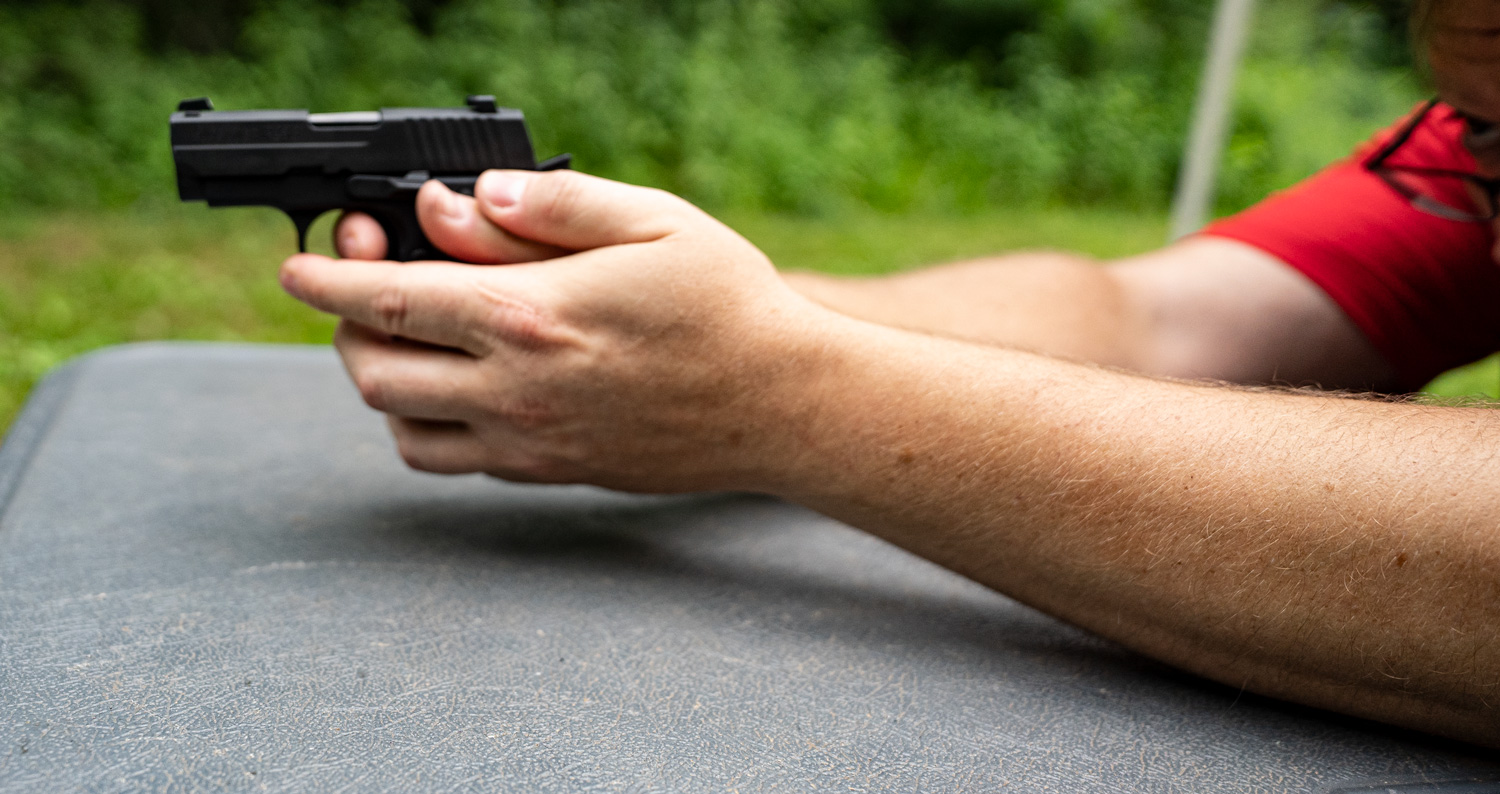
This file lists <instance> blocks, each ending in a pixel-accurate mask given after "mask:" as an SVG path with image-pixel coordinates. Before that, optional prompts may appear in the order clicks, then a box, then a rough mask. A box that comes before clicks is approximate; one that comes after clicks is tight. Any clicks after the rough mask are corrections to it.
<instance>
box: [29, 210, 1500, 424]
mask: <svg viewBox="0 0 1500 794" xmlns="http://www.w3.org/2000/svg"><path fill="white" fill-rule="evenodd" d="M725 219H726V220H727V221H728V222H729V223H730V225H731V226H734V227H735V228H736V229H739V230H740V231H741V232H742V233H743V234H745V236H746V237H748V238H750V240H751V241H753V242H755V243H756V244H757V245H759V246H760V247H761V248H762V249H763V250H765V251H766V253H767V254H769V255H770V256H771V258H772V259H773V260H774V261H775V262H776V263H777V264H778V265H779V266H781V267H783V268H789V269H810V270H823V271H827V272H834V273H851V274H852V273H887V272H892V271H895V270H900V269H904V268H909V267H915V266H919V265H922V264H925V263H931V262H941V261H948V260H954V259H960V258H964V257H969V256H977V255H982V254H989V253H996V252H1000V251H1008V250H1015V249H1024V248H1059V249H1067V250H1073V251H1082V252H1085V253H1088V254H1092V255H1094V256H1099V257H1114V256H1124V255H1128V254H1133V253H1138V252H1140V251H1145V250H1148V249H1150V248H1153V247H1155V246H1157V245H1159V244H1160V242H1161V240H1162V239H1163V236H1164V234H1165V220H1164V218H1162V217H1161V216H1159V215H1156V214H1148V213H1129V212H1119V211H1099V210H1034V211H1003V212H1000V211H996V212H988V213H983V214H975V215H969V216H938V217H925V216H912V215H880V214H874V213H860V214H851V215H847V216H843V217H838V218H835V219H825V220H814V219H809V218H804V217H785V216H777V215H757V214H740V215H728V216H726V218H725ZM329 223H330V221H329V220H327V219H325V220H324V221H321V222H320V225H319V227H318V228H315V229H314V232H313V234H314V237H313V239H314V241H315V246H314V247H315V248H317V247H319V246H318V245H317V241H321V240H326V239H327V235H328V225H329ZM293 246H294V238H293V234H292V228H291V224H290V222H288V221H287V220H286V219H285V218H284V217H282V216H281V215H280V214H279V213H276V212H274V211H271V210H260V209H246V210H224V211H210V210H208V209H206V208H204V207H201V206H177V205H172V206H167V207H160V208H154V209H139V210H134V211H113V212H109V211H97V212H89V213H74V214H46V215H43V214H38V215H31V216H24V215H23V216H11V217H9V218H6V219H4V220H0V428H4V427H7V426H8V425H9V423H10V421H11V420H12V419H13V418H14V416H15V414H16V412H17V411H18V410H19V409H20V407H21V404H22V402H23V400H24V399H25V395H26V393H27V392H28V391H29V390H30V388H31V387H32V386H33V385H34V384H35V383H36V381H37V380H38V379H39V378H40V377H41V376H42V375H43V374H44V373H45V372H46V371H47V370H49V369H51V368H52V367H54V366H56V365H57V364H59V363H61V362H63V361H65V360H67V359H68V358H71V357H73V356H76V355H78V354H80V353H84V352H87V351H89V350H93V349H95V348H99V347H104V346H107V345H113V344H119V343H122V342H132V341H141V340H149V339H203V340H246V341H256V342H302V343H327V342H328V340H329V338H330V337H331V335H332V332H333V321H332V319H331V318H329V317H327V316H324V315H320V314H318V313H317V312H314V311H312V310H310V309H308V308H306V307H305V306H303V305H301V304H299V303H297V302H296V301H293V300H292V299H290V298H288V297H287V296H286V295H285V294H283V293H282V292H281V289H280V288H279V286H278V285H277V283H276V278H275V274H276V268H277V265H278V263H279V262H280V261H281V259H282V258H283V257H285V256H286V255H287V254H288V253H290V252H291V251H292V250H293ZM324 247H325V248H326V246H324ZM1497 386H1500V360H1496V359H1490V360H1486V361H1485V362H1481V363H1480V364H1477V365H1472V366H1470V367H1467V368H1464V369H1463V370H1457V371H1455V372H1453V373H1450V374H1448V375H1445V376H1443V377H1442V378H1439V379H1438V380H1437V381H1435V382H1434V384H1433V386H1432V387H1430V388H1429V390H1430V391H1432V392H1434V393H1437V394H1440V395H1444V396H1462V395H1479V394H1487V395H1489V396H1491V397H1494V396H1497V395H1496V388H1497Z"/></svg>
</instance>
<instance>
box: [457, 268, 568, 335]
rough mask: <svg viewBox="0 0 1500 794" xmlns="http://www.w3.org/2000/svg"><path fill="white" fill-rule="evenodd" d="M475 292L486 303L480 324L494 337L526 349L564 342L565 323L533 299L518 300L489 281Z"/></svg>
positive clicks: (486, 332) (487, 333)
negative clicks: (563, 324) (491, 284)
mask: <svg viewBox="0 0 1500 794" xmlns="http://www.w3.org/2000/svg"><path fill="white" fill-rule="evenodd" d="M474 293H475V295H477V296H478V298H479V299H480V301H481V302H482V303H483V309H482V318H483V319H482V321H481V324H482V327H483V329H484V333H485V334H486V335H487V336H489V337H490V338H491V339H492V340H495V341H499V342H501V343H504V344H507V345H514V346H516V347H520V348H522V349H525V350H538V349H543V348H548V347H553V346H556V345H559V344H562V343H563V342H564V341H565V340H566V339H567V334H566V333H565V332H564V329H563V326H562V324H561V323H560V322H558V321H557V319H556V318H554V317H553V316H552V314H551V313H550V312H547V311H545V310H544V309H542V308H541V307H540V306H538V305H537V304H536V303H535V302H533V301H529V300H522V299H519V298H517V297H516V296H514V295H511V294H509V293H506V292H503V291H501V290H498V289H496V288H494V287H492V286H490V285H486V284H480V285H478V286H477V287H476V289H475V290H474Z"/></svg>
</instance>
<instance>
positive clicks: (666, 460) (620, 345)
mask: <svg viewBox="0 0 1500 794" xmlns="http://www.w3.org/2000/svg"><path fill="white" fill-rule="evenodd" d="M477 192H478V194H479V196H480V198H479V199H478V200H477V201H475V200H471V199H459V200H458V202H457V203H458V205H457V207H456V208H454V209H453V211H452V212H449V211H448V206H447V202H448V201H449V199H450V198H451V196H452V194H450V193H448V192H447V191H446V190H444V189H442V188H440V187H436V186H434V185H432V184H429V185H428V186H427V187H426V188H424V189H423V192H422V196H421V207H422V210H421V213H422V220H423V224H424V226H425V227H426V229H427V233H428V234H429V235H430V236H431V238H432V239H433V241H434V242H435V243H437V244H438V245H440V246H442V247H444V248H445V249H446V250H449V251H451V252H452V253H454V254H457V255H460V256H464V257H465V258H468V259H472V260H478V261H483V262H523V261H528V260H537V259H542V258H545V257H548V256H558V255H559V254H563V252H566V251H575V252H577V253H572V254H564V255H561V256H559V257H558V258H555V259H551V260H550V261H546V262H533V263H532V264H514V265H511V266H509V267H474V266H470V265H462V264H451V263H432V262H412V263H405V264H397V263H392V262H368V261H360V260H355V259H349V260H343V261H335V260H330V259H327V258H325V257H321V256H316V255H310V254H302V255H298V256H294V257H291V258H290V259H288V260H287V261H286V263H285V264H284V265H283V268H282V283H283V284H284V285H285V287H286V289H287V291H288V292H290V293H291V294H292V295H294V296H296V297H298V298H300V299H301V300H303V301H305V302H307V303H308V304H310V305H312V306H314V307H315V308H318V309H322V310H324V311H328V312H332V313H334V314H338V315H341V316H343V317H345V318H346V321H345V322H344V323H343V324H342V326H341V327H340V330H339V333H338V338H337V346H338V348H339V351H340V353H341V354H342V355H343V357H344V362H345V364H346V366H347V367H348V369H349V372H350V374H351V375H352V376H353V379H354V381H355V383H356V384H357V385H358V387H359V390H360V392H361V394H362V395H364V398H365V400H366V401H367V402H368V403H369V404H370V405H372V406H374V407H375V408H377V409H379V410H382V411H385V412H386V413H387V414H389V415H390V417H391V426H392V429H393V430H394V432H395V434H396V439H397V442H398V445H399V447H400V450H401V454H402V456H403V457H404V458H405V459H406V460H407V462H408V463H410V464H411V465H412V466H413V467H416V468H419V469H424V470H428V471H435V472H448V473H459V472H475V471H482V472H488V473H490V474H494V475H496V476H500V477H504V478H507V479H513V480H522V481H546V482H588V483H595V484H599V485H606V486H611V487H616V488H624V489H630V490H641V491H687V490H703V489H725V488H735V489H748V490H770V489H771V486H772V483H771V480H772V479H774V478H775V477H777V476H784V475H782V474H780V472H783V471H784V470H785V466H784V463H785V459H786V456H787V455H788V454H792V453H791V448H793V447H794V446H795V444H794V441H793V440H794V439H795V438H796V436H797V427H798V425H799V424H801V423H804V422H805V421H807V418H806V417H805V416H803V415H802V410H801V409H800V408H799V407H798V406H799V405H802V404H803V403H804V401H805V400H806V398H807V397H808V396H809V395H810V393H811V392H813V391H816V389H815V385H816V384H815V381H816V380H817V379H818V377H819V376H820V375H821V369H820V365H819V364H818V363H815V361H816V360H817V359H818V358H819V356H820V355H822V347H821V343H820V341H819V334H820V331H821V330H822V329H823V328H825V327H827V326H828V324H829V323H830V322H833V320H831V318H833V317H834V315H832V313H830V312H827V311H826V310H823V309H821V308H818V307H816V306H814V305H813V304H812V303H810V302H808V301H806V300H804V299H803V298H801V297H800V296H798V295H797V294H796V293H794V292H793V291H792V290H791V289H790V288H788V287H787V286H786V284H785V283H784V282H783V281H782V280H781V279H780V277H778V275H777V274H776V272H775V270H774V268H773V267H772V266H771V263H770V262H769V261H768V260H767V259H766V258H765V256H764V255H763V254H761V252H760V251H758V250H757V249H756V248H755V247H754V246H752V245H751V244H750V243H748V242H747V241H745V240H744V239H743V238H742V237H740V236H739V235H737V234H735V233H734V232H733V231H731V230H730V229H728V228H727V227H725V226H723V225H722V224H720V223H718V222H717V221H715V220H714V219H713V218H710V217H709V216H708V215H706V214H704V213H703V212H701V211H700V210H698V209H697V208H695V207H693V206H692V205H690V204H688V203H687V202H685V201H683V200H681V199H679V198H677V197H675V196H672V195H670V194H667V193H663V192H661V191H658V190H650V189H646V188H639V187H633V186H630V185H624V184H621V183H617V182H610V181H607V180H603V179H599V178H596V177H590V176H586V175H583V174H578V173H574V172H553V173H536V172H529V171H491V172H488V173H486V174H485V175H484V177H483V178H482V179H481V181H480V183H479V185H478V190H477ZM440 204H441V205H443V206H441V207H440V206H439V205H440ZM360 223H361V221H358V220H355V219H353V218H351V219H349V220H347V221H346V222H345V224H344V225H342V226H341V231H343V232H345V233H348V234H350V236H351V238H356V237H357V236H359V235H363V234H364V233H365V232H368V231H370V230H369V229H368V227H361V226H359V225H357V224H360ZM369 239H372V240H375V241H376V242H378V240H376V238H374V237H373V235H371V236H370V238H369ZM366 242H367V241H366V239H364V238H357V239H351V242H350V246H349V248H347V249H345V250H346V251H350V252H354V251H358V252H360V253H371V252H373V251H374V249H375V246H373V245H372V246H370V247H368V248H365V247H359V246H364V245H365V244H366Z"/></svg>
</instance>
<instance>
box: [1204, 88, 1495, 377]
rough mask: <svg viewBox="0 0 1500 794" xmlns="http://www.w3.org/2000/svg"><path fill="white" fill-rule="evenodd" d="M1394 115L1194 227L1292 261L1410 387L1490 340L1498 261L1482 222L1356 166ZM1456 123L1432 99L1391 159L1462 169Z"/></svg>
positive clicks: (1489, 346)
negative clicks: (1344, 151) (1359, 142)
mask: <svg viewBox="0 0 1500 794" xmlns="http://www.w3.org/2000/svg"><path fill="white" fill-rule="evenodd" d="M1400 126H1401V125H1400V124H1398V125H1396V126H1395V127H1392V128H1391V129H1388V130H1385V131H1384V132H1381V133H1379V134H1378V135H1376V136H1375V137H1374V138H1373V139H1372V140H1371V141H1369V142H1367V143H1366V144H1364V145H1363V146H1361V147H1360V148H1359V149H1358V150H1356V152H1355V154H1354V156H1353V157H1351V158H1350V159H1347V160H1344V161H1341V162H1339V163H1335V164H1334V165H1332V166H1330V167H1328V168H1327V169H1325V170H1323V171H1321V172H1319V173H1317V174H1315V175H1313V176H1312V177H1310V178H1309V179H1307V180H1306V181H1304V182H1302V183H1300V184H1298V185H1295V186H1293V187H1292V188H1289V189H1287V190H1285V191H1281V192H1279V193H1275V194H1272V195H1271V196H1270V197H1269V198H1267V199H1266V200H1264V201H1262V202H1261V203H1259V204H1257V205H1255V206H1254V207H1251V208H1250V209H1248V210H1245V211H1244V212H1241V213H1239V214H1238V215H1234V216H1231V217H1229V218H1225V219H1223V220H1220V221H1217V222H1215V223H1213V224H1211V225H1209V226H1208V228H1206V229H1204V230H1203V232H1202V234H1207V235H1212V236H1216V237H1225V238H1229V239H1232V240H1239V241H1241V242H1244V243H1248V244H1250V245H1253V246H1255V247H1256V248H1259V249H1261V250H1263V251H1265V252H1267V253H1269V254H1271V255H1272V256H1275V257H1277V258H1278V259H1280V260H1282V261H1283V262H1286V263H1287V264H1288V265H1290V266H1292V267H1293V268H1296V269H1297V270H1299V271H1301V272H1302V274H1303V275H1305V276H1306V277H1307V278H1309V279H1310V280H1312V282H1313V283H1315V284H1317V285H1318V286H1319V287H1320V288H1322V289H1323V291H1324V292H1326V293H1328V296H1329V297H1330V298H1332V299H1333V301H1334V302H1335V303H1337V304H1338V305H1339V307H1340V308H1342V309H1343V310H1344V312H1345V313H1346V314H1348V315H1349V318H1350V319H1351V320H1353V321H1354V323H1355V325H1357V326H1359V328H1360V329H1361V330H1362V331H1364V333H1365V335H1366V336H1367V337H1369V339H1370V342H1371V343H1372V344H1374V346H1375V348H1376V349H1377V350H1379V351H1380V352H1381V353H1382V354H1383V355H1384V356H1385V358H1386V360H1387V361H1388V362H1390V364H1391V365H1392V366H1393V367H1394V368H1395V369H1396V371H1397V374H1398V377H1399V378H1400V379H1401V382H1402V386H1403V387H1405V388H1407V389H1410V390H1415V389H1418V388H1420V387H1421V386H1422V385H1423V384H1425V383H1426V382H1427V381H1429V380H1431V379H1432V378H1433V377H1434V376H1436V375H1437V374H1438V373H1441V372H1442V371H1444V370H1447V369H1451V368H1453V367H1456V366H1459V365H1461V364H1467V363H1469V362H1471V361H1474V360H1477V359H1479V358H1483V357H1484V356H1486V355H1489V354H1490V353H1492V352H1494V351H1496V350H1500V322H1497V320H1500V265H1497V264H1496V263H1495V260H1494V258H1493V257H1492V255H1491V251H1492V250H1493V248H1494V246H1495V238H1494V234H1493V232H1492V230H1491V227H1490V225H1489V224H1483V223H1463V222H1458V221H1451V220H1446V219H1443V218H1439V217H1436V216H1434V215H1429V214H1428V213H1425V212H1422V211H1421V210H1418V209H1416V208H1414V207H1412V206H1411V204H1410V203H1409V202H1408V200H1407V199H1406V198H1405V197H1404V196H1402V195H1401V194H1399V193H1397V192H1396V191H1395V189H1393V188H1392V187H1391V186H1389V185H1387V184H1386V183H1385V181H1384V180H1382V179H1381V178H1380V177H1379V176H1377V175H1375V174H1374V173H1371V172H1370V171H1368V170H1366V169H1365V167H1364V163H1365V161H1366V160H1367V159H1368V158H1369V157H1370V156H1371V155H1372V154H1373V153H1374V151H1375V150H1376V149H1378V148H1379V146H1380V145H1381V144H1382V143H1384V142H1385V141H1386V140H1388V139H1389V138H1390V137H1391V136H1392V135H1393V134H1394V133H1395V132H1396V131H1397V130H1398V129H1399V128H1400ZM1463 133H1464V122H1463V120H1462V119H1461V118H1460V117H1459V116H1458V115H1457V113H1455V112H1454V111H1453V109H1452V108H1450V107H1448V106H1447V105H1441V104H1440V105H1438V106H1437V107H1435V108H1433V110H1432V112H1431V113H1429V114H1428V116H1427V118H1426V119H1424V120H1423V122H1422V124H1421V125H1420V126H1419V127H1418V128H1417V130H1416V131H1415V132H1414V133H1413V135H1412V137H1411V138H1410V139H1409V140H1408V141H1407V142H1406V143H1405V144H1404V145H1403V146H1402V147H1401V149H1400V150H1399V158H1400V159H1399V162H1400V163H1401V164H1403V165H1419V166H1425V167H1429V168H1443V169H1451V170H1458V171H1467V172H1472V171H1473V169H1474V160H1473V157H1472V156H1470V155H1469V153H1468V151H1467V150H1466V149H1464V147H1463V144H1462V136H1463ZM1392 162H1395V160H1393V161H1392Z"/></svg>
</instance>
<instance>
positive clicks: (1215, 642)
mask: <svg viewBox="0 0 1500 794" xmlns="http://www.w3.org/2000/svg"><path fill="white" fill-rule="evenodd" d="M838 334H839V338H840V339H841V340H842V341H841V342H840V343H839V344H836V345H831V346H827V345H825V348H824V349H825V350H837V351H838V352H837V354H836V355H835V361H834V362H833V363H832V364H830V365H827V366H825V370H824V371H825V372H826V375H825V379H824V380H823V381H822V382H823V383H824V384H825V386H824V387H823V388H822V389H820V390H817V391H815V392H814V394H815V397H814V398H813V401H812V403H807V402H804V403H802V405H803V406H804V408H805V407H806V406H807V405H809V404H815V405H816V406H817V407H816V408H815V409H808V410H804V412H802V413H800V414H798V415H797V416H798V419H797V421H796V422H789V426H796V427H798V428H799V432H800V433H801V443H800V445H799V446H798V447H797V449H798V452H797V458H796V461H795V464H794V465H790V466H789V467H788V469H787V471H788V472H789V473H790V476H788V477H787V478H786V479H785V480H783V481H781V482H780V483H777V484H776V485H775V486H774V487H773V490H776V491H777V492H779V493H781V494H783V495H785V496H788V497H790V498H793V499H796V500H798V501H801V502H803V503H805V504H808V505H810V506H813V507H815V508H816V509H819V510H822V511H824V512H826V513H829V514H831V515H834V516H836V517H838V518H841V519H843V520H846V521H849V522H850V523H852V524H854V525H856V526H860V527H862V528H865V529H868V530H870V531H872V532H875V533H876V534H879V535H881V536H883V537H885V538H887V539H889V540H891V541H893V542H895V543H897V544H899V545H902V546H904V547H906V548H908V549H911V550H913V551H915V552H916V553H918V554H921V555H923V556H925V557H928V558H930V559H933V560H935V561H937V562H939V563H941V564H944V565H946V566H948V567H951V568H953V569H955V570H958V571H960V572H962V573H964V574H966V575H968V576H970V577H972V578H974V579H976V580H978V581H980V582H983V583H985V584H987V585H990V586H992V587H995V588H996V589H998V590H1001V591H1002V592H1005V593H1008V594H1010V595H1013V596H1015V597H1017V598H1019V599H1020V600H1023V601H1025V602H1027V603H1030V604H1033V605H1035V606H1037V607H1039V608H1041V609H1044V610H1046V611H1048V612H1051V613H1052V614H1055V615H1058V616H1060V617H1062V618H1065V619H1067V620H1070V621H1072V622H1075V623H1077V624H1079V625H1082V626H1085V627H1087V628H1090V629H1092V630H1094V631H1097V632H1099V633H1101V634H1103V635H1105V636H1108V637H1111V638H1113V639H1115V640H1117V641H1120V642H1122V643H1124V644H1126V645H1129V646H1132V647H1134V648H1136V649H1138V650H1141V651H1143V652H1145V653H1147V654H1150V655H1152V656H1154V657H1157V658H1160V659H1163V660H1165V661H1168V662H1170V663H1172V664H1175V665H1177V666H1180V667H1183V668H1185V669H1188V670H1191V671H1194V672H1197V673H1199V674H1202V675H1205V676H1208V677H1210V678H1214V679H1216V680H1219V681H1221V682H1224V683H1226V684H1229V685H1232V686H1236V687H1245V688H1246V689H1249V690H1251V691H1256V692H1261V693H1264V694H1269V695H1272V696H1276V697H1282V698H1287V699H1290V700H1295V701H1299V702H1303V703H1308V704H1312V705H1316V706H1321V707H1325V708H1329V709H1334V710H1337V711H1341V712H1345V713H1351V714H1356V715H1359V716H1364V717H1369V718H1373V719H1377V720H1382V721H1387V722H1392V723H1397V724H1402V725H1407V726H1411V727H1416V728H1420V729H1424V730H1429V731H1433V732H1437V733H1443V734H1447V735H1451V736H1457V737H1461V738H1465V739H1468V740H1471V741H1480V742H1485V743H1489V744H1500V727H1497V726H1500V648H1497V647H1496V646H1495V645H1493V644H1492V643H1491V642H1489V638H1490V637H1491V636H1492V635H1493V629H1494V626H1496V625H1500V589H1497V584H1496V583H1497V582H1500V532H1497V530H1496V522H1497V519H1496V516H1497V515H1500V492H1497V489H1496V488H1494V486H1493V485H1492V483H1493V477H1492V476H1491V473H1490V472H1488V471H1487V470H1486V467H1485V463H1486V461H1488V460H1490V459H1491V458H1492V457H1493V450H1494V449H1495V448H1496V446H1497V445H1500V423H1497V419H1500V417H1497V416H1496V415H1495V414H1494V413H1492V412H1488V411H1483V410H1469V409H1447V408H1444V409H1439V408H1424V407H1418V406H1411V405H1394V404H1388V403H1378V402H1362V401H1351V400H1338V399H1331V398H1321V397H1309V396H1300V395H1288V394H1275V393H1254V392H1244V391H1234V390H1229V389H1224V388H1215V387H1201V386H1190V385H1184V384H1177V383H1167V382H1159V381H1152V380H1148V379H1144V378H1137V377H1132V376H1128V375H1123V374H1120V373H1115V372H1108V371H1103V370H1098V369H1092V368H1087V367H1082V366H1077V365H1072V364H1067V363H1064V362H1059V361H1054V360H1049V359H1046V358H1043V357H1039V356H1033V355H1027V354H1023V353H1013V352H1008V351H1003V350H993V349H983V348H979V347H975V346H970V345H963V344H959V343H955V342H950V341H947V340H941V339H933V338H923V337H920V336H918V335H914V334H905V333H901V332H898V331H894V330H890V329H879V328H874V327H871V326H868V325H864V324H859V325H858V326H857V327H855V326H854V325H852V324H851V325H849V326H844V327H843V328H842V329H841V330H840V331H839V332H838ZM934 384H937V385H936V386H934Z"/></svg>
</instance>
